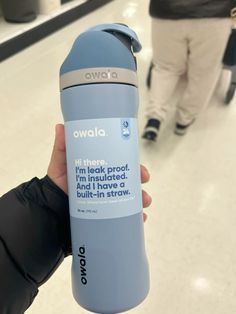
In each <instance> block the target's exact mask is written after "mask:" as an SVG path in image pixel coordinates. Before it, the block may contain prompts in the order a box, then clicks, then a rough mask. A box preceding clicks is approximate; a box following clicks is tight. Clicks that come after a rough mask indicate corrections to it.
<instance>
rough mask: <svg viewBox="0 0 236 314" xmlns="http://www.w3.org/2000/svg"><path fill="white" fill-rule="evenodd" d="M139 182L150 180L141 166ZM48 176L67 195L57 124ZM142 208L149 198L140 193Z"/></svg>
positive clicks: (60, 130) (63, 148) (62, 146)
mask: <svg viewBox="0 0 236 314" xmlns="http://www.w3.org/2000/svg"><path fill="white" fill-rule="evenodd" d="M140 171H141V181H142V183H146V182H148V181H149V179H150V175H149V173H148V170H147V169H146V168H145V167H144V166H142V165H141V167H140ZM47 174H48V176H49V177H50V179H51V180H52V181H53V182H54V183H55V184H56V185H57V186H58V187H59V188H60V189H62V190H63V191H64V192H65V193H66V194H68V185H67V168H66V146H65V132H64V125H63V124H57V125H56V128H55V141H54V146H53V150H52V155H51V160H50V163H49V166H48V173H47ZM142 198H143V207H144V208H146V207H148V206H150V205H151V202H152V199H151V196H150V195H149V194H148V193H147V192H145V191H142ZM143 218H144V221H146V219H147V214H144V215H143Z"/></svg>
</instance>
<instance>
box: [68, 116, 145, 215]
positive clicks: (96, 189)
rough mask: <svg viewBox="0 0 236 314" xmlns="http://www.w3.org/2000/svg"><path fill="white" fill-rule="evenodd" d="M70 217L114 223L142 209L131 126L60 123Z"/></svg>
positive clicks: (133, 123) (134, 133)
mask: <svg viewBox="0 0 236 314" xmlns="http://www.w3.org/2000/svg"><path fill="white" fill-rule="evenodd" d="M65 126H66V150H67V165H68V177H69V182H68V184H69V198H70V214H71V216H73V217H77V218H84V219H105V218H118V217H124V216H129V215H133V214H136V213H138V212H140V211H141V210H142V195H141V186H140V184H141V183H140V164H139V156H138V141H137V121H136V119H133V118H128V119H119V118H112V119H91V120H79V121H70V122H66V124H65Z"/></svg>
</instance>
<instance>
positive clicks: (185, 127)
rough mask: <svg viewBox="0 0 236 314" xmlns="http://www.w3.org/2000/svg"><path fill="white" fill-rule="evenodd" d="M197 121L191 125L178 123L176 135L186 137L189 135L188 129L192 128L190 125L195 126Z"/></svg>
mask: <svg viewBox="0 0 236 314" xmlns="http://www.w3.org/2000/svg"><path fill="white" fill-rule="evenodd" d="M194 121H195V119H193V120H192V121H191V122H190V123H188V124H186V125H183V124H180V123H176V125H175V134H177V135H184V134H186V133H187V130H188V128H189V127H190V125H192V124H193V122H194Z"/></svg>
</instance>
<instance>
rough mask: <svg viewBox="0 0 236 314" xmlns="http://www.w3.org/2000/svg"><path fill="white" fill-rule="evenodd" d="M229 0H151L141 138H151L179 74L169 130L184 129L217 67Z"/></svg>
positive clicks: (227, 30) (228, 28)
mask: <svg viewBox="0 0 236 314" xmlns="http://www.w3.org/2000/svg"><path fill="white" fill-rule="evenodd" d="M235 6H236V1H235V0H233V1H231V0H225V1H222V0H191V1H188V0H151V2H150V7H149V13H150V15H151V17H152V48H153V60H152V61H153V68H152V75H151V87H150V99H149V102H148V105H147V107H146V117H147V123H146V126H145V129H144V133H143V138H145V139H147V140H151V141H156V140H157V137H158V133H159V131H160V126H161V123H162V122H163V121H164V120H165V117H166V114H167V111H168V109H169V104H170V103H169V102H170V98H171V96H172V94H173V92H174V90H175V88H176V86H177V83H178V82H179V79H180V77H181V76H182V75H183V74H185V75H186V78H187V84H186V88H185V91H184V94H183V98H182V100H181V102H180V103H179V104H178V105H177V112H176V125H175V133H176V134H178V135H184V134H185V133H186V131H187V129H188V127H189V126H190V125H191V124H192V123H193V122H194V121H195V119H196V118H197V116H198V115H199V113H200V111H201V110H202V109H203V108H204V107H205V106H206V105H207V104H208V102H209V100H210V98H211V96H212V93H213V91H214V89H215V86H216V83H217V81H218V79H219V76H220V73H221V70H222V58H223V54H224V51H225V47H226V44H227V41H228V38H229V35H230V31H231V27H232V23H231V20H230V18H229V17H230V12H231V10H232V8H233V7H235Z"/></svg>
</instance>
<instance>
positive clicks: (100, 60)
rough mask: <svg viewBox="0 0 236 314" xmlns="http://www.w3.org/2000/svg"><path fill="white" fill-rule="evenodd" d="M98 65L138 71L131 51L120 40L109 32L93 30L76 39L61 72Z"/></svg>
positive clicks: (96, 66)
mask: <svg viewBox="0 0 236 314" xmlns="http://www.w3.org/2000/svg"><path fill="white" fill-rule="evenodd" d="M91 43H92V45H91ZM78 59H79V62H78ZM98 67H99V68H101V67H106V68H107V67H117V68H125V69H130V70H133V71H136V64H135V61H134V58H133V55H132V53H131V51H129V50H128V49H127V48H126V46H125V45H124V44H123V43H122V42H121V41H120V40H118V39H117V38H116V37H114V36H113V35H112V34H109V33H107V32H98V31H94V32H92V31H91V32H88V33H83V34H81V35H80V36H79V37H78V38H77V39H76V41H75V43H74V44H73V47H72V49H71V51H70V53H69V55H68V57H67V58H66V60H65V61H64V63H63V65H62V67H61V71H60V74H61V75H62V74H64V73H67V72H70V71H74V70H79V69H84V68H98Z"/></svg>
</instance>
